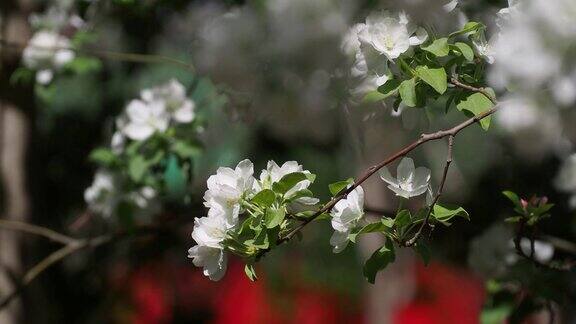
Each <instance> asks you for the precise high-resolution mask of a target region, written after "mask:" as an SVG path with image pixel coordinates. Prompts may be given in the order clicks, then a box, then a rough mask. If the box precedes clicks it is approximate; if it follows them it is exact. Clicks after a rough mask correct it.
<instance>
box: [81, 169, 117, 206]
mask: <svg viewBox="0 0 576 324" xmlns="http://www.w3.org/2000/svg"><path fill="white" fill-rule="evenodd" d="M118 196H119V195H118V193H117V190H116V180H115V177H114V175H113V174H112V173H110V172H109V171H107V170H103V169H100V170H98V171H96V174H95V175H94V181H93V182H92V185H91V186H90V187H88V188H86V190H85V191H84V200H85V201H86V203H87V204H88V208H89V209H90V210H91V211H93V212H95V213H100V214H102V215H103V216H105V217H110V216H111V215H112V214H113V213H114V210H115V209H116V206H117V205H118V202H119V201H120V198H119V197H118Z"/></svg>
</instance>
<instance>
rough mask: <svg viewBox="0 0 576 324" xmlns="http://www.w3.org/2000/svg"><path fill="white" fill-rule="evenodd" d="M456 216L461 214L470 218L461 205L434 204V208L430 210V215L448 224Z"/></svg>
mask: <svg viewBox="0 0 576 324" xmlns="http://www.w3.org/2000/svg"><path fill="white" fill-rule="evenodd" d="M456 216H461V217H463V218H466V219H467V220H470V215H469V214H468V212H467V211H466V210H464V208H462V207H458V206H451V205H445V206H442V205H440V204H435V205H434V209H433V210H432V217H434V219H436V220H437V221H439V222H441V223H443V224H445V225H450V220H451V219H452V218H454V217H456Z"/></svg>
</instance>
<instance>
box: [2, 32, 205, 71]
mask: <svg viewBox="0 0 576 324" xmlns="http://www.w3.org/2000/svg"><path fill="white" fill-rule="evenodd" d="M0 46H2V47H5V48H7V49H12V50H15V51H18V52H22V51H23V50H24V49H25V48H26V47H27V46H31V45H29V44H28V45H26V44H20V43H14V42H9V41H7V40H5V39H0ZM33 47H34V48H36V49H40V50H49V51H56V50H70V51H74V52H76V53H80V54H86V55H92V56H96V57H99V58H103V59H113V60H118V61H125V62H134V63H168V64H172V65H177V66H180V67H183V68H186V69H187V70H189V71H190V72H195V68H194V66H193V65H192V64H190V63H187V62H184V61H181V60H178V59H175V58H172V57H168V56H163V55H155V54H154V55H152V54H140V53H124V52H116V51H108V50H102V49H94V48H74V47H63V46H48V47H46V46H33Z"/></svg>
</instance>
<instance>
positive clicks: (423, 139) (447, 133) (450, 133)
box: [256, 88, 498, 259]
mask: <svg viewBox="0 0 576 324" xmlns="http://www.w3.org/2000/svg"><path fill="white" fill-rule="evenodd" d="M475 89H476V88H475ZM477 91H478V92H480V91H481V89H477ZM497 110H498V105H497V104H496V105H495V106H494V107H492V108H491V109H489V110H486V111H485V112H483V113H481V114H478V115H476V116H474V117H472V118H469V119H467V120H465V121H464V122H462V123H460V124H458V125H456V126H454V127H452V128H449V129H445V130H440V131H437V132H434V133H429V134H422V135H420V138H419V139H418V140H416V141H414V142H412V143H411V144H409V145H407V146H405V147H404V148H403V149H401V150H400V151H398V152H396V153H394V154H393V155H392V156H390V157H389V158H387V159H385V160H383V161H382V162H380V163H378V164H376V165H373V166H371V167H370V168H368V169H367V170H366V171H365V172H364V174H363V175H362V176H360V177H359V178H358V179H357V180H356V181H354V183H353V184H352V186H350V187H348V188H347V189H345V190H343V191H341V192H340V193H339V194H337V195H336V196H334V197H333V198H332V199H331V200H330V201H329V202H328V203H327V204H326V205H324V207H322V208H321V209H319V210H318V211H317V212H315V213H314V214H313V215H312V216H310V217H309V218H307V219H305V220H304V221H303V222H302V223H300V224H299V225H297V226H296V227H295V228H294V229H292V230H291V231H290V232H288V234H286V236H284V237H282V238H280V239H278V241H277V242H276V245H280V244H282V243H285V242H287V241H290V239H292V237H294V235H296V234H297V233H298V232H299V231H301V230H302V229H303V228H304V227H305V226H306V225H308V224H309V223H310V222H312V221H313V220H315V219H316V218H318V217H319V216H320V215H322V214H324V213H326V212H330V210H332V208H333V207H334V206H335V205H336V203H337V202H338V201H340V200H342V199H344V198H345V197H346V196H347V195H348V194H349V193H350V192H352V191H353V190H354V189H356V188H357V187H358V186H360V185H361V184H362V183H364V181H366V180H368V178H370V177H371V176H372V175H373V174H374V173H376V172H378V170H380V169H382V168H383V167H385V166H387V165H388V164H390V163H392V162H394V161H396V160H397V159H399V158H401V157H403V156H405V155H407V154H408V153H410V152H411V151H413V150H414V149H416V148H417V147H419V146H420V145H422V144H424V143H427V142H430V141H435V140H439V139H442V138H445V137H456V135H458V133H460V131H462V130H463V129H465V128H466V127H468V126H470V125H472V124H474V123H477V122H479V121H480V120H482V119H484V118H486V117H488V116H490V115H492V114H493V113H495V112H496V111H497ZM268 251H269V249H265V250H261V252H260V253H259V254H258V255H257V256H256V259H260V258H261V257H262V256H264V254H266V253H267V252H268Z"/></svg>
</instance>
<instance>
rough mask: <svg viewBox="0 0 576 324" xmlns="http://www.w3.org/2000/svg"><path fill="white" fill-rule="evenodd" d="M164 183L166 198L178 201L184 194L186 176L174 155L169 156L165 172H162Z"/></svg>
mask: <svg viewBox="0 0 576 324" xmlns="http://www.w3.org/2000/svg"><path fill="white" fill-rule="evenodd" d="M164 181H165V183H166V191H167V194H168V197H170V198H172V199H179V198H181V197H183V196H184V195H185V194H186V182H187V181H186V176H185V175H184V172H183V171H182V168H181V167H180V164H179V162H178V158H177V157H176V156H175V155H170V157H169V158H168V163H167V164H166V170H164Z"/></svg>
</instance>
